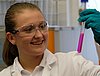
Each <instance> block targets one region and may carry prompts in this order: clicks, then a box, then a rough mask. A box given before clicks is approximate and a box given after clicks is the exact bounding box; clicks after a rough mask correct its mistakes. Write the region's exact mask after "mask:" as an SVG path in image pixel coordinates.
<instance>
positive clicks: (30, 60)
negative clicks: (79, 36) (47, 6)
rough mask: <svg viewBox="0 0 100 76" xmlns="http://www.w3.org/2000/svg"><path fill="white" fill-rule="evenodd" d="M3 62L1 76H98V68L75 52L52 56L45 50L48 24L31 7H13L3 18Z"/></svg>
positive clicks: (32, 6) (21, 4)
mask: <svg viewBox="0 0 100 76" xmlns="http://www.w3.org/2000/svg"><path fill="white" fill-rule="evenodd" d="M5 30H6V40H5V43H4V49H3V60H4V62H5V64H6V65H7V66H8V67H7V68H5V69H4V70H2V71H1V72H0V76H100V66H97V65H94V64H93V63H92V62H91V61H88V60H86V59H84V58H83V57H82V56H81V55H79V54H78V53H77V52H75V51H73V52H70V53H55V54H52V53H51V52H50V51H49V50H48V49H47V44H48V23H47V21H46V19H45V17H44V16H43V13H42V12H41V10H40V9H39V7H37V6H36V5H34V4H31V3H26V2H22V3H16V4H13V5H12V6H11V7H10V8H9V9H8V10H7V13H6V15H5Z"/></svg>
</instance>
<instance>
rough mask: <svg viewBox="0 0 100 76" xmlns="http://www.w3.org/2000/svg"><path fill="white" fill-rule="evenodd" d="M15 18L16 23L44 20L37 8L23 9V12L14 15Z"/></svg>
mask: <svg viewBox="0 0 100 76" xmlns="http://www.w3.org/2000/svg"><path fill="white" fill-rule="evenodd" d="M15 19H16V23H17V24H18V25H19V24H24V23H37V22H39V21H44V20H45V18H44V16H43V14H42V13H41V12H40V11H37V10H36V11H34V10H24V11H23V13H20V14H18V15H16V17H15Z"/></svg>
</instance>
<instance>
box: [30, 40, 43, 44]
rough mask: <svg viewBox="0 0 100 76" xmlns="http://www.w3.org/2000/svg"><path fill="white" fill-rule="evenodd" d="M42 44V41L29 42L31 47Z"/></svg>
mask: <svg viewBox="0 0 100 76" xmlns="http://www.w3.org/2000/svg"><path fill="white" fill-rule="evenodd" d="M43 42H44V40H42V41H34V42H30V44H32V45H41V44H42V43H43Z"/></svg>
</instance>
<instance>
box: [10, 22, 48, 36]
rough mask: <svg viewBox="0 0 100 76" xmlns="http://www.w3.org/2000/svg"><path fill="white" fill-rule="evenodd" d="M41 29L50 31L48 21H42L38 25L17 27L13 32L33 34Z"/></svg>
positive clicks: (24, 34)
mask: <svg viewBox="0 0 100 76" xmlns="http://www.w3.org/2000/svg"><path fill="white" fill-rule="evenodd" d="M37 30H39V31H40V32H41V33H45V32H47V31H48V22H47V21H41V22H40V23H39V25H38V26H36V25H34V24H29V25H23V26H21V27H19V28H17V29H15V30H14V31H13V32H12V33H13V34H16V33H18V32H19V34H20V35H21V36H33V35H35V33H36V31H37Z"/></svg>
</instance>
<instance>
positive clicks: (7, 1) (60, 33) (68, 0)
mask: <svg viewBox="0 0 100 76" xmlns="http://www.w3.org/2000/svg"><path fill="white" fill-rule="evenodd" d="M21 1H23V2H31V3H34V4H36V5H38V6H39V7H40V9H41V10H42V12H43V13H44V15H45V17H46V20H47V21H48V23H49V30H48V31H49V43H48V49H49V50H50V51H51V52H52V53H55V52H70V51H77V47H78V41H79V36H80V30H81V26H80V25H79V23H78V21H77V19H78V17H79V12H80V9H82V8H83V7H82V2H81V0H0V70H2V69H3V68H5V67H6V66H5V64H4V62H3V60H2V50H3V43H4V39H5V32H4V31H5V30H4V15H5V13H6V10H7V9H8V8H9V6H10V5H12V4H14V3H16V2H21ZM85 4H86V5H85V6H86V9H89V8H92V9H97V10H98V11H100V2H99V0H88V2H86V3H85ZM98 51H99V52H98ZM81 54H82V55H83V56H84V57H85V58H86V59H89V60H91V61H93V62H94V63H95V64H99V60H100V47H98V45H96V44H95V41H94V38H93V33H92V31H91V29H85V30H84V38H83V43H82V50H81ZM65 62H66V61H65Z"/></svg>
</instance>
